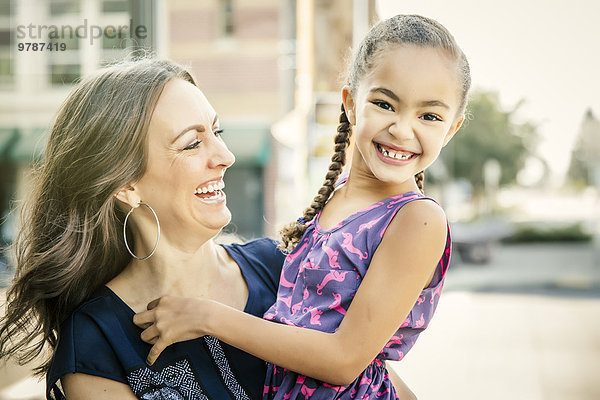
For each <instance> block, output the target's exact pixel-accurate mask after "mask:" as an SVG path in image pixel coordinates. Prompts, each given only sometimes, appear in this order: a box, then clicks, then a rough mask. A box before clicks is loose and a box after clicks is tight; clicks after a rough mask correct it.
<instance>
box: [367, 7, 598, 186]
mask: <svg viewBox="0 0 600 400" xmlns="http://www.w3.org/2000/svg"><path fill="white" fill-rule="evenodd" d="M378 12H379V15H380V17H381V18H387V17H390V16H392V15H394V14H421V15H424V16H427V17H430V18H433V19H435V20H437V21H439V22H441V23H442V24H443V25H444V26H446V28H448V30H450V32H451V33H452V34H453V35H454V37H455V38H456V40H457V42H458V44H459V45H460V46H461V48H462V49H463V51H464V52H465V54H466V55H467V58H468V59H469V63H470V65H471V73H472V80H473V88H475V89H484V90H490V91H496V92H498V94H499V96H500V101H501V103H502V106H503V107H504V108H505V109H506V110H510V109H512V108H513V107H514V106H515V105H517V103H518V102H519V101H520V100H524V101H525V102H524V104H523V105H522V106H521V107H520V108H519V111H518V113H517V115H516V116H517V118H518V119H517V120H516V121H515V122H522V121H531V122H533V123H535V124H536V125H537V126H538V133H539V134H540V142H539V145H538V148H537V151H536V152H537V154H538V155H539V156H540V157H541V158H543V159H544V160H545V161H546V162H547V163H548V166H549V167H550V169H551V171H552V174H553V178H554V179H555V181H556V182H559V181H560V180H561V179H562V178H563V176H564V173H565V172H566V170H567V168H568V165H569V161H570V155H571V150H572V147H573V145H574V143H575V140H576V137H577V134H578V132H579V128H580V126H581V122H582V121H583V117H584V113H585V111H586V110H587V109H588V108H591V109H592V111H593V112H594V114H595V115H596V116H597V117H598V116H600V2H599V1H597V0H570V1H558V0H545V1H542V0H518V1H517V0H503V1H490V0H481V1H474V0H452V1H448V0H421V1H418V0H379V1H378ZM539 173H541V169H540V167H539V163H537V164H536V163H535V162H533V161H532V162H530V163H529V164H528V168H527V170H526V171H525V173H524V174H522V176H521V178H523V179H522V180H523V181H524V182H527V181H533V180H535V177H536V175H538V174H539Z"/></svg>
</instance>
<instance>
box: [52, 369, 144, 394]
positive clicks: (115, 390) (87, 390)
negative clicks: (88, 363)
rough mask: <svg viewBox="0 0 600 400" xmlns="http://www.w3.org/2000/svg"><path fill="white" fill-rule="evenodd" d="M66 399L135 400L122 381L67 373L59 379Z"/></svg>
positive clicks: (129, 389)
mask: <svg viewBox="0 0 600 400" xmlns="http://www.w3.org/2000/svg"><path fill="white" fill-rule="evenodd" d="M60 382H61V384H62V387H63V390H64V392H65V397H66V398H67V400H89V399H94V400H136V399H137V397H135V395H134V394H133V392H132V391H131V388H130V387H129V386H127V385H126V384H124V383H121V382H117V381H113V380H111V379H106V378H101V377H99V376H94V375H87V374H80V373H75V374H67V375H65V376H63V377H62V378H61V380H60Z"/></svg>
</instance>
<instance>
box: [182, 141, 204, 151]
mask: <svg viewBox="0 0 600 400" xmlns="http://www.w3.org/2000/svg"><path fill="white" fill-rule="evenodd" d="M199 145H200V141H199V140H196V141H195V142H194V143H192V144H190V145H189V146H186V147H184V148H183V149H184V150H194V149H195V148H197V147H198V146H199Z"/></svg>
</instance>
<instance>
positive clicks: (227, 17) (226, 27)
mask: <svg viewBox="0 0 600 400" xmlns="http://www.w3.org/2000/svg"><path fill="white" fill-rule="evenodd" d="M220 7H221V36H225V37H229V36H233V33H234V32H233V30H234V21H233V16H234V15H233V0H221V2H220Z"/></svg>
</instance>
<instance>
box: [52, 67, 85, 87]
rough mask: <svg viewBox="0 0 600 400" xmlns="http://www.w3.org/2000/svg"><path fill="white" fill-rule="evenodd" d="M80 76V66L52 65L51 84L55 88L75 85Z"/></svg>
mask: <svg viewBox="0 0 600 400" xmlns="http://www.w3.org/2000/svg"><path fill="white" fill-rule="evenodd" d="M80 76H81V65H80V64H50V82H51V83H52V85H54V86H60V85H70V84H73V83H75V81H77V79H79V77H80Z"/></svg>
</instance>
